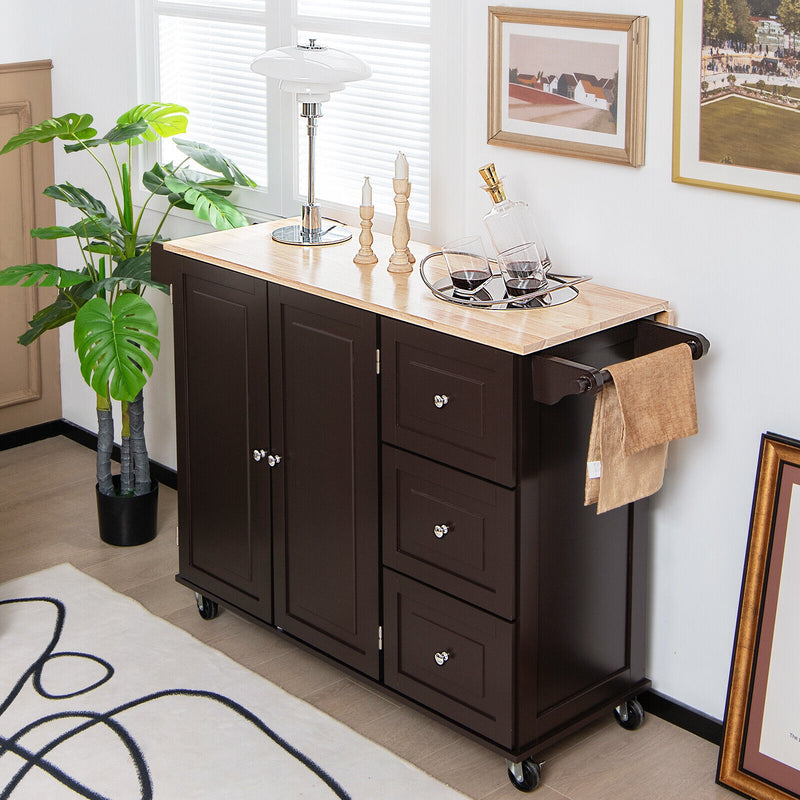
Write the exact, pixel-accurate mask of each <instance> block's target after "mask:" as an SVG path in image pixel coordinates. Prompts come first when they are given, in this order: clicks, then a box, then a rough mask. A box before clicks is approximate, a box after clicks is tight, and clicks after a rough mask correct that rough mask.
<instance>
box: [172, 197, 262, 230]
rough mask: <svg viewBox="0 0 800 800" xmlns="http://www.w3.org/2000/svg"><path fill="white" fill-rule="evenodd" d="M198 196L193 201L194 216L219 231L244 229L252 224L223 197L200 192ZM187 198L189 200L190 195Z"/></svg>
mask: <svg viewBox="0 0 800 800" xmlns="http://www.w3.org/2000/svg"><path fill="white" fill-rule="evenodd" d="M198 195H199V196H198V197H197V199H196V200H194V201H191V202H193V207H192V211H193V212H194V215H195V216H196V217H197V218H198V219H202V220H206V221H207V222H210V223H211V224H212V225H213V226H214V227H215V228H216V229H217V230H218V231H224V230H228V229H229V228H242V227H244V226H245V225H249V224H250V223H249V222H248V221H247V217H245V215H244V214H242V212H241V211H239V209H238V208H236V206H235V205H233V203H231V202H230V201H229V200H226V199H225V198H224V197H222V195H218V194H217V193H216V192H212V191H204V192H198ZM185 196H186V197H187V199H188V195H185Z"/></svg>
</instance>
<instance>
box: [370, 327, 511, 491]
mask: <svg viewBox="0 0 800 800" xmlns="http://www.w3.org/2000/svg"><path fill="white" fill-rule="evenodd" d="M381 330H382V353H383V367H382V374H383V382H384V383H383V387H384V392H383V398H384V408H383V411H384V413H383V438H384V441H386V442H389V443H390V444H396V445H398V446H400V447H403V448H405V449H407V450H412V451H414V452H417V453H420V454H422V455H425V456H429V457H430V458H433V459H436V460H437V461H442V462H444V463H447V464H451V465H453V466H454V467H457V468H459V469H463V470H465V471H466V472H471V473H474V474H475V475H480V476H481V477H484V478H488V479H489V480H493V481H496V482H498V483H502V484H505V485H506V486H513V485H514V483H515V480H516V468H515V464H516V452H515V447H514V443H515V441H516V439H515V433H516V426H515V414H514V357H513V356H512V355H511V354H510V353H505V352H502V351H499V350H493V349H492V348H489V347H485V346H483V345H478V344H475V343H474V342H468V341H465V340H463V339H457V338H455V337H452V336H446V335H445V334H442V333H436V332H432V331H427V330H425V329H423V328H419V327H416V326H414V325H408V324H404V323H400V322H397V321H395V320H382V323H381Z"/></svg>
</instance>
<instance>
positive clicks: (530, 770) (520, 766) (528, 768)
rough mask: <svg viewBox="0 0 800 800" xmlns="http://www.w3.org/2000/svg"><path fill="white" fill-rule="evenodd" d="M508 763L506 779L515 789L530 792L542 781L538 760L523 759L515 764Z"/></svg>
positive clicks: (540, 766)
mask: <svg viewBox="0 0 800 800" xmlns="http://www.w3.org/2000/svg"><path fill="white" fill-rule="evenodd" d="M506 763H507V764H508V779H509V780H510V781H511V785H512V786H513V787H514V788H515V789H519V790H520V791H521V792H532V791H533V790H534V789H535V788H536V787H537V786H538V785H539V784H540V783H541V782H542V765H541V764H539V762H538V761H532V760H531V759H530V758H527V759H525V761H521V762H519V763H517V764H513V763H512V762H510V761H507V762H506Z"/></svg>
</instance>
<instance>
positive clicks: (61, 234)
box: [31, 225, 75, 239]
mask: <svg viewBox="0 0 800 800" xmlns="http://www.w3.org/2000/svg"><path fill="white" fill-rule="evenodd" d="M74 235H75V231H73V230H72V228H65V227H64V226H63V225H50V226H49V227H47V228H32V229H31V236H33V238H34V239H66V238H67V237H68V236H74Z"/></svg>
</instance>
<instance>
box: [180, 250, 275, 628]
mask: <svg viewBox="0 0 800 800" xmlns="http://www.w3.org/2000/svg"><path fill="white" fill-rule="evenodd" d="M186 262H187V266H186V267H185V271H184V273H183V279H182V281H181V282H180V283H179V284H176V288H175V293H176V298H175V303H174V305H175V309H176V326H175V328H176V330H175V334H176V347H175V358H176V375H177V386H176V392H177V397H178V436H179V441H181V442H182V447H179V465H178V467H179V468H178V475H179V481H180V486H179V489H180V493H179V504H180V538H181V547H180V574H181V577H183V578H185V579H186V580H188V581H190V582H191V583H193V584H194V585H196V586H197V587H199V588H200V589H202V590H204V591H208V592H209V593H210V594H212V595H215V596H217V597H218V598H220V599H221V600H223V601H224V602H227V603H230V604H232V605H235V606H237V607H239V608H241V609H242V610H244V611H247V612H248V613H250V614H253V615H255V616H257V617H259V618H260V619H263V620H266V621H271V618H272V615H271V579H270V575H271V564H270V531H269V503H270V496H269V495H270V486H269V467H268V466H267V464H266V462H264V461H261V462H258V463H257V462H256V461H254V459H253V458H252V452H253V450H255V449H261V448H265V449H266V448H268V447H269V438H268V436H269V429H268V422H269V420H268V409H269V397H268V351H267V318H266V314H267V296H266V284H265V283H264V282H262V281H255V280H253V279H250V278H243V277H242V276H236V275H232V274H226V273H225V272H224V271H222V270H217V271H216V272H214V271H213V268H212V269H211V270H210V268H208V267H206V266H204V265H197V268H196V269H193V268H192V265H191V262H190V261H189V260H188V259H187V260H186ZM201 275H202V276H203V277H201ZM208 278H213V279H208Z"/></svg>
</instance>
